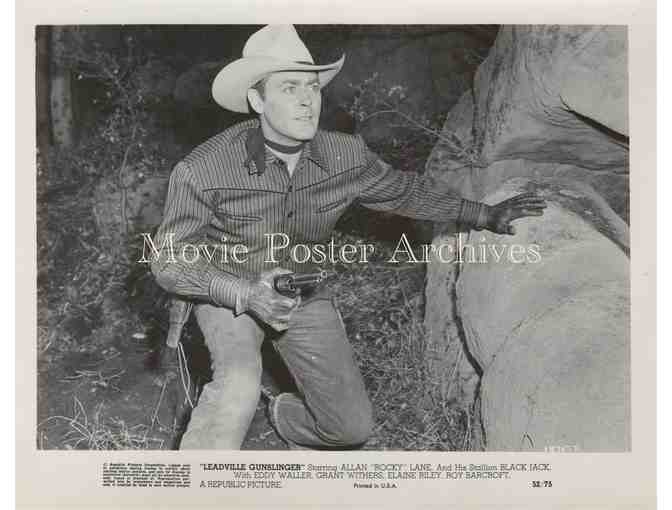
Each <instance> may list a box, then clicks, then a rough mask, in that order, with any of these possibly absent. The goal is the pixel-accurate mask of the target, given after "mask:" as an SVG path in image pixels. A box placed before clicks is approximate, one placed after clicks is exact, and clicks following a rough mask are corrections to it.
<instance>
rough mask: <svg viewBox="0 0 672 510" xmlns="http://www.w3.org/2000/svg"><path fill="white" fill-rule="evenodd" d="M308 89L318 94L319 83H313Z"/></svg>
mask: <svg viewBox="0 0 672 510" xmlns="http://www.w3.org/2000/svg"><path fill="white" fill-rule="evenodd" d="M310 88H311V89H312V91H313V92H319V91H320V84H319V83H313V84H312V85H311V86H310Z"/></svg>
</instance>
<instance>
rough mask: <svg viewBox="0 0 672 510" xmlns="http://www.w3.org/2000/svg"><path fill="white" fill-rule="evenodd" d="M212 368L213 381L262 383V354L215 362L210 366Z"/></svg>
mask: <svg viewBox="0 0 672 510" xmlns="http://www.w3.org/2000/svg"><path fill="white" fill-rule="evenodd" d="M210 366H211V368H212V380H213V381H218V380H235V381H236V382H238V381H241V382H244V381H246V380H250V381H256V383H257V384H258V383H259V381H261V373H262V370H263V368H262V363H261V354H258V355H257V354H255V355H253V356H241V357H237V358H235V359H228V360H225V361H224V362H222V361H221V360H217V362H215V360H213V362H212V363H211V364H210Z"/></svg>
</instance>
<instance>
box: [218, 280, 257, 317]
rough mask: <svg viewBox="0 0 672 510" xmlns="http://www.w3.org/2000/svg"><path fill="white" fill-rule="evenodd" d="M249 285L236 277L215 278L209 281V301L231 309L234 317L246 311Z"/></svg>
mask: <svg viewBox="0 0 672 510" xmlns="http://www.w3.org/2000/svg"><path fill="white" fill-rule="evenodd" d="M250 288H251V284H250V282H248V281H247V280H243V279H242V278H237V277H226V276H215V277H214V278H213V279H212V280H211V281H210V299H211V300H212V301H213V303H215V304H216V305H217V306H226V307H228V308H232V309H233V310H234V313H235V314H236V315H240V314H243V313H245V312H246V311H247V301H248V297H249V295H250Z"/></svg>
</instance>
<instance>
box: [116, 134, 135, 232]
mask: <svg viewBox="0 0 672 510" xmlns="http://www.w3.org/2000/svg"><path fill="white" fill-rule="evenodd" d="M137 129H138V125H137V124H135V125H134V126H133V132H132V133H131V141H130V143H129V144H128V146H127V147H126V150H125V151H124V158H123V159H122V160H121V167H119V172H118V174H117V183H118V186H119V188H120V189H121V227H122V229H123V232H124V236H126V235H128V218H127V217H126V186H125V185H124V180H123V179H124V172H125V171H126V163H127V162H128V154H129V153H130V152H131V148H132V147H133V141H134V140H135V133H136V131H137Z"/></svg>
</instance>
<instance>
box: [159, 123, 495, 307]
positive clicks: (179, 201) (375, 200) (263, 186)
mask: <svg viewBox="0 0 672 510" xmlns="http://www.w3.org/2000/svg"><path fill="white" fill-rule="evenodd" d="M355 201H357V202H358V203H360V204H362V205H363V206H365V207H368V208H370V209H376V210H379V211H391V212H394V213H397V214H400V215H403V216H409V217H412V218H418V219H425V220H433V221H437V222H443V221H458V222H461V223H462V224H463V225H465V226H467V227H471V226H473V225H474V224H475V223H476V218H477V217H478V214H479V212H482V209H483V207H485V206H483V205H482V204H480V203H477V202H471V201H468V200H463V199H462V198H460V197H459V196H458V195H456V194H455V192H454V191H452V190H451V189H450V188H448V187H447V185H446V184H445V183H442V182H440V181H438V180H436V179H434V178H432V177H431V176H428V175H420V174H416V173H412V172H400V171H397V170H394V169H392V168H391V167H390V166H389V165H387V164H386V163H385V162H383V161H381V160H380V159H379V158H378V157H377V156H376V155H375V154H374V153H372V152H371V151H370V150H369V149H368V148H367V146H366V144H365V143H364V141H363V140H362V138H361V137H360V136H352V135H346V134H342V133H336V132H327V131H322V130H318V132H317V134H316V136H315V137H314V138H313V139H312V140H311V141H310V142H308V143H307V144H305V146H304V148H303V151H302V153H301V156H300V159H299V162H298V164H297V165H296V168H295V169H294V172H293V173H292V174H291V176H290V174H289V172H288V171H287V168H286V166H285V163H284V162H283V161H282V160H280V159H279V158H276V157H275V156H274V155H273V153H272V152H270V151H269V150H267V149H266V148H265V145H264V138H263V134H262V131H261V128H260V125H259V121H258V120H250V121H246V122H243V123H240V124H237V125H235V126H233V127H231V128H229V129H227V130H225V131H223V132H222V133H220V134H218V135H216V136H214V137H213V138H211V139H209V140H207V141H206V142H205V143H203V144H202V145H200V146H198V147H197V148H196V149H194V150H193V151H192V152H191V153H190V154H189V155H188V156H186V157H185V158H184V159H183V160H182V161H180V162H179V163H178V164H177V165H176V166H175V168H174V170H173V172H172V174H171V177H170V181H169V185H168V195H167V197H166V203H165V209H164V218H163V222H162V224H161V225H160V227H159V229H158V231H157V233H156V235H155V236H154V244H155V247H157V248H158V251H160V255H159V256H157V257H154V259H153V260H152V263H151V268H152V272H153V273H154V275H155V277H156V279H157V282H158V283H159V285H161V286H162V287H163V288H164V289H166V290H167V291H169V292H172V293H175V294H179V295H183V296H188V297H190V298H193V299H198V300H204V301H208V302H212V303H214V304H216V305H219V306H227V307H230V308H234V309H235V310H236V312H237V313H241V312H242V311H244V308H245V297H244V296H246V295H247V294H248V293H249V289H250V285H251V281H252V280H254V279H255V278H256V277H258V276H259V274H260V273H261V272H263V271H267V270H270V269H272V268H274V267H284V268H286V269H289V270H291V271H294V272H299V273H303V272H311V271H315V270H316V269H317V267H316V264H315V263H313V262H310V261H308V262H306V263H300V261H298V260H295V257H291V256H290V253H291V250H292V247H294V246H296V245H298V244H303V245H308V246H310V245H315V244H318V243H326V242H328V241H329V239H330V237H331V235H332V232H333V228H334V225H335V224H336V222H337V221H338V219H339V218H340V217H341V216H342V214H343V213H344V212H345V210H346V209H347V207H348V206H349V205H351V204H352V203H353V202H355ZM273 234H276V236H275V237H273V239H276V240H277V243H276V247H277V245H279V244H280V241H282V238H281V237H282V236H281V234H284V235H285V236H287V237H286V238H285V239H288V240H289V245H288V246H287V247H286V248H284V249H282V250H280V249H277V250H275V251H274V252H273V253H272V254H271V253H270V252H269V246H270V240H271V237H272V236H273ZM235 245H242V246H243V247H244V248H241V247H240V246H239V247H238V248H237V250H238V251H237V252H235V248H234V246H235ZM243 250H244V251H243Z"/></svg>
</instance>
